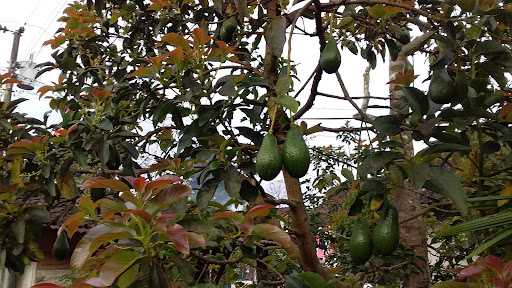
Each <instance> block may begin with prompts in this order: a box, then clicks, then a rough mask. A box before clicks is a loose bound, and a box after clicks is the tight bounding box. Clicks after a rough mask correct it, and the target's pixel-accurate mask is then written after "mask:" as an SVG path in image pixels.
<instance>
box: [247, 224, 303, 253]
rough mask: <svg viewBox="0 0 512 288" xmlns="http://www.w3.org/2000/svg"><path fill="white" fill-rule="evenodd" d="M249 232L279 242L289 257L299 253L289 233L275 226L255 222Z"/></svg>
mask: <svg viewBox="0 0 512 288" xmlns="http://www.w3.org/2000/svg"><path fill="white" fill-rule="evenodd" d="M251 234H252V235H256V236H259V237H261V238H263V239H267V240H272V241H275V242H277V243H279V245H281V247H283V249H285V250H286V251H287V252H288V255H289V256H290V257H293V258H296V257H298V255H299V250H298V248H297V246H296V245H295V243H293V241H292V239H291V238H290V235H288V233H286V232H285V231H283V230H281V228H279V227H277V226H274V225H271V224H266V223H263V224H257V225H254V226H253V227H252V230H251Z"/></svg>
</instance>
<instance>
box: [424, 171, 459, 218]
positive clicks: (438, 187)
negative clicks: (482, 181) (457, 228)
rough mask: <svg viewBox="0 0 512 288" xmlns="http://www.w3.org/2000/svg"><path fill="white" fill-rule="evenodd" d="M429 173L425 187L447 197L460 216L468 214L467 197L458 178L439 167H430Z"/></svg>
mask: <svg viewBox="0 0 512 288" xmlns="http://www.w3.org/2000/svg"><path fill="white" fill-rule="evenodd" d="M430 173H431V175H432V178H431V179H430V180H428V181H427V183H426V184H427V187H428V188H430V189H431V190H432V191H434V192H437V193H440V194H443V195H444V196H446V197H448V198H449V199H450V200H452V202H453V204H455V207H457V209H458V210H459V211H460V212H461V213H462V215H466V214H467V213H468V203H467V195H466V192H465V191H464V187H463V186H462V184H461V181H460V179H459V177H458V176H457V175H455V174H454V173H453V172H452V171H450V170H446V169H442V168H440V167H431V168H430Z"/></svg>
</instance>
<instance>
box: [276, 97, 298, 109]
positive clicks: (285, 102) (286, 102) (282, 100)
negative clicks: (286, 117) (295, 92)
mask: <svg viewBox="0 0 512 288" xmlns="http://www.w3.org/2000/svg"><path fill="white" fill-rule="evenodd" d="M274 101H275V102H276V103H277V104H279V105H281V106H283V107H285V108H287V109H289V110H290V111H292V112H293V113H295V112H297V110H299V105H300V103H299V101H297V100H295V98H293V97H292V96H288V95H284V96H279V97H277V98H274Z"/></svg>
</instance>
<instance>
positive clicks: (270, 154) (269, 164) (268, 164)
mask: <svg viewBox="0 0 512 288" xmlns="http://www.w3.org/2000/svg"><path fill="white" fill-rule="evenodd" d="M282 166H283V161H282V159H281V154H280V153H279V148H278V147H277V140H276V137H274V135H272V133H268V134H267V135H265V137H263V141H262V142H261V146H260V151H258V155H257V156H256V173H258V175H260V177H261V179H263V180H266V181H270V180H272V179H274V178H276V176H277V175H278V174H279V172H281V168H282Z"/></svg>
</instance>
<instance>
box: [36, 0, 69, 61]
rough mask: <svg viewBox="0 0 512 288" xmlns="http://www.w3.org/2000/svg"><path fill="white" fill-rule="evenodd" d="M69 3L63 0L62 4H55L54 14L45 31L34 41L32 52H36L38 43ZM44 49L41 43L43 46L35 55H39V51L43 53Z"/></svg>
mask: <svg viewBox="0 0 512 288" xmlns="http://www.w3.org/2000/svg"><path fill="white" fill-rule="evenodd" d="M67 3H68V1H67V0H63V3H62V4H61V5H58V4H57V6H55V9H54V10H53V16H52V17H51V18H50V21H49V22H47V24H46V25H45V28H44V29H43V31H42V32H41V34H40V35H39V37H38V38H37V40H36V41H35V42H34V44H33V45H32V48H30V50H29V51H30V53H29V55H30V54H32V53H33V52H34V50H35V49H36V46H37V45H38V43H39V42H40V41H41V39H42V38H43V37H45V36H46V32H48V29H50V27H51V26H52V24H53V23H54V22H55V20H56V19H57V17H58V16H59V13H60V12H61V11H62V10H63V9H64V6H65V5H66V4H67ZM42 49H43V46H42V45H41V47H39V50H38V51H37V52H36V53H35V57H37V56H39V53H41V50H42Z"/></svg>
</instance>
